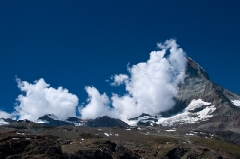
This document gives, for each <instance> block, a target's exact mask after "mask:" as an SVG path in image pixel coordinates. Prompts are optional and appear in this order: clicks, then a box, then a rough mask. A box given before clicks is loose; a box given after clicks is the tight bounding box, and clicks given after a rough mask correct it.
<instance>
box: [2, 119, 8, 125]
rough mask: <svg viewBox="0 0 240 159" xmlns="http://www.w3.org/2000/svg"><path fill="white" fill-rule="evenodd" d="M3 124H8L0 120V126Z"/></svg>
mask: <svg viewBox="0 0 240 159" xmlns="http://www.w3.org/2000/svg"><path fill="white" fill-rule="evenodd" d="M5 124H9V123H8V122H5V121H4V120H2V119H0V125H5Z"/></svg>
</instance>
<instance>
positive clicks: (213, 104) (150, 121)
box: [130, 58, 240, 133]
mask: <svg viewBox="0 0 240 159" xmlns="http://www.w3.org/2000/svg"><path fill="white" fill-rule="evenodd" d="M186 75H187V76H186V78H185V80H184V83H182V84H180V85H179V92H178V94H177V96H176V97H175V98H174V100H175V102H176V104H175V106H174V107H172V108H171V109H170V110H168V111H166V112H161V113H160V114H159V116H150V115H146V114H145V115H144V114H143V115H141V116H139V117H136V118H131V119H130V120H131V121H135V123H136V124H137V125H148V126H150V125H163V126H164V125H165V126H178V127H193V128H201V129H205V130H209V129H212V130H230V131H234V132H237V133H240V108H239V107H238V106H239V101H240V95H238V94H236V93H233V92H231V91H229V90H227V89H225V88H223V87H221V86H220V85H218V84H214V83H213V82H212V81H211V80H210V78H209V75H208V74H207V73H206V71H205V70H204V69H203V68H202V67H201V66H200V65H198V64H197V63H196V62H194V61H193V60H192V59H191V58H188V63H187V71H186Z"/></svg>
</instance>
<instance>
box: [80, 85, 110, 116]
mask: <svg viewBox="0 0 240 159" xmlns="http://www.w3.org/2000/svg"><path fill="white" fill-rule="evenodd" d="M85 90H86V92H87V93H88V96H89V98H88V101H89V103H88V104H87V105H86V107H84V108H83V109H79V110H80V114H82V118H83V119H94V118H96V117H99V116H104V115H109V114H108V113H109V109H110V108H109V104H110V100H109V98H108V96H107V95H106V94H105V93H104V94H102V95H101V94H100V93H99V92H98V90H97V89H96V88H95V87H86V88H85Z"/></svg>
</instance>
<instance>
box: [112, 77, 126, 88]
mask: <svg viewBox="0 0 240 159" xmlns="http://www.w3.org/2000/svg"><path fill="white" fill-rule="evenodd" d="M128 78H129V77H128V76H127V75H125V74H119V75H114V76H112V77H111V79H114V82H113V83H111V85H112V86H119V85H121V84H123V82H127V79H128Z"/></svg>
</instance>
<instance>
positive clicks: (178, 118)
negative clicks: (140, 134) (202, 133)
mask: <svg viewBox="0 0 240 159" xmlns="http://www.w3.org/2000/svg"><path fill="white" fill-rule="evenodd" d="M210 104H211V103H208V102H204V101H203V100H202V99H198V100H195V99H193V100H192V102H191V103H190V104H189V105H188V106H187V107H186V108H185V109H184V110H183V112H181V113H179V114H176V115H175V116H172V117H161V118H159V120H158V124H162V125H163V126H171V125H174V124H176V123H180V124H183V123H196V122H198V121H204V120H207V118H209V117H212V115H211V113H213V112H214V111H215V110H216V108H215V106H214V105H212V106H210ZM202 106H206V107H205V108H204V109H202V110H201V111H198V112H195V113H192V112H189V111H193V110H195V109H197V108H200V107H202Z"/></svg>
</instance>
